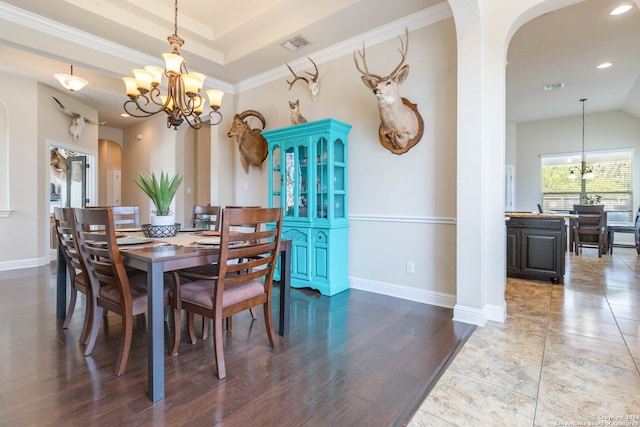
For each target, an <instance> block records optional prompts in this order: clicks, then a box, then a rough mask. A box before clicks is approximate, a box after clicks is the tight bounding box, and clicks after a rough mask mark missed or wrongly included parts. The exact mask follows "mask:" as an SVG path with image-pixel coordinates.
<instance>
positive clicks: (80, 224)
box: [74, 208, 180, 376]
mask: <svg viewBox="0 0 640 427" xmlns="http://www.w3.org/2000/svg"><path fill="white" fill-rule="evenodd" d="M74 213H75V228H76V229H75V232H76V233H75V237H76V241H77V242H78V243H77V248H78V252H79V253H80V258H81V261H82V263H83V266H84V269H85V272H86V278H87V280H88V282H89V283H88V285H89V286H88V294H89V295H91V296H92V297H94V298H95V299H96V312H95V313H94V315H93V319H92V324H91V328H90V333H89V339H88V341H87V345H86V348H85V353H84V354H85V356H89V355H90V354H91V352H92V351H93V347H94V345H95V342H96V338H97V335H98V329H99V328H100V323H101V322H100V320H99V319H100V317H101V314H102V310H103V309H106V310H109V312H111V313H115V314H117V315H119V316H120V317H121V319H122V332H121V338H120V349H119V351H118V359H117V361H116V367H115V375H117V376H120V375H122V374H123V373H124V372H125V369H126V367H127V361H128V359H129V350H130V349H131V340H132V336H133V318H134V316H137V315H139V314H143V313H146V312H147V276H146V274H136V275H133V276H131V275H128V274H127V270H126V269H125V266H124V264H123V263H122V258H121V257H120V251H119V248H118V245H117V241H116V235H115V224H114V221H113V211H112V209H111V208H104V209H99V208H98V209H97V208H86V209H82V208H75V210H74ZM91 230H99V231H91ZM164 283H165V288H164V300H165V301H164V302H165V305H169V300H170V295H171V290H172V289H173V281H172V278H171V276H170V275H167V277H166V279H165V282H164ZM175 325H176V323H175V319H174V328H175ZM174 333H175V334H179V333H180V331H179V329H178V330H175V331H174Z"/></svg>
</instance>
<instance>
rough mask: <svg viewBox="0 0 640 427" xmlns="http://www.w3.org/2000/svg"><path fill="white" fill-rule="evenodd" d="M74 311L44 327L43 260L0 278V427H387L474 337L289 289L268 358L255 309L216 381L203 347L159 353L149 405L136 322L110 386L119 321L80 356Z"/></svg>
mask: <svg viewBox="0 0 640 427" xmlns="http://www.w3.org/2000/svg"><path fill="white" fill-rule="evenodd" d="M274 292H275V293H276V295H275V298H274V299H276V300H277V292H278V289H277V288H276V289H275V290H274ZM83 315H84V299H83V297H82V296H79V297H78V306H77V307H76V312H75V315H74V317H73V320H72V321H71V324H70V327H69V329H68V330H61V329H60V324H61V323H60V321H56V320H55V264H52V265H50V266H45V267H40V268H32V269H24V270H19V271H11V272H0V325H2V326H0V349H1V350H0V356H1V358H0V359H1V360H2V362H3V363H2V364H0V425H8V426H9V425H10V426H31V425H38V426H49V425H50V426H54V425H55V426H57V425H72V426H75V425H78V426H87V425H122V426H125V425H126V426H128V425H136V426H162V425H166V426H174V425H190V426H200V425H206V426H212V425H224V426H247V425H274V424H272V423H273V422H277V425H279V426H325V425H326V426H335V425H350V426H358V425H363V426H377V425H380V426H386V425H394V424H395V425H399V424H401V423H403V422H404V421H405V420H406V419H407V417H409V416H410V415H411V414H412V413H413V411H414V410H415V409H416V407H417V405H419V404H420V403H421V402H422V400H423V399H424V397H425V396H426V393H427V392H428V390H429V389H430V387H431V385H432V384H433V382H434V381H435V380H436V379H437V378H438V375H439V374H440V372H441V371H442V370H443V369H444V368H445V367H446V365H447V363H448V362H449V361H450V360H451V358H452V357H453V356H454V355H455V353H456V352H457V350H458V349H459V348H460V347H461V346H462V345H463V343H464V342H465V341H466V339H467V338H468V337H469V335H470V334H471V333H472V332H473V330H474V327H473V326H470V325H465V324H462V323H458V322H454V321H452V320H451V319H452V311H451V310H450V309H444V308H439V307H433V306H428V305H425V304H419V303H416V302H412V301H407V300H402V299H397V298H391V297H387V296H383V295H377V294H373V293H368V292H363V291H358V290H350V291H346V292H342V293H340V294H337V295H334V296H333V297H326V296H321V295H319V294H318V293H316V292H312V291H308V290H298V289H294V290H292V292H291V332H290V335H289V336H287V337H279V336H278V337H277V339H278V341H277V345H278V347H277V348H276V349H275V350H273V349H271V348H270V347H269V345H268V340H267V337H266V333H265V331H264V323H263V317H262V313H261V312H260V311H259V312H258V320H257V321H252V320H251V317H250V315H249V313H246V314H244V313H241V314H239V315H236V316H235V317H234V321H233V331H232V332H230V333H227V335H226V337H225V359H226V366H227V378H225V379H224V380H218V379H217V378H216V377H215V368H214V363H213V349H212V345H211V339H208V340H206V341H202V340H200V341H198V342H197V343H196V344H193V345H192V344H190V343H188V339H187V338H186V335H187V334H186V333H185V331H183V334H182V343H181V345H180V353H179V355H178V356H175V357H171V356H168V355H167V356H165V378H166V381H165V386H166V398H165V399H164V400H162V401H160V402H156V403H155V404H153V403H151V402H150V401H149V400H148V399H147V397H146V394H145V388H146V378H147V370H146V361H147V354H146V353H147V348H146V324H145V321H146V320H145V318H144V316H142V317H139V318H138V319H137V321H136V324H135V326H134V343H133V346H132V350H131V355H130V358H129V364H128V366H127V372H126V373H125V374H124V375H123V376H121V377H115V376H114V375H113V369H114V365H115V360H116V356H117V351H118V342H119V341H118V340H119V337H120V327H121V324H120V322H119V319H118V318H117V317H116V316H108V320H107V322H106V323H105V324H103V325H102V328H101V330H100V334H99V338H98V340H97V342H96V345H95V348H94V351H93V354H92V355H91V356H89V357H85V356H84V355H83V351H82V350H83V349H82V347H81V346H80V345H79V344H78V338H79V335H80V330H81V328H82V317H83ZM274 315H276V313H275V310H274ZM183 320H185V319H183ZM183 325H186V321H183ZM166 334H167V335H166V337H167V338H169V337H170V334H171V331H169V330H168V329H167V330H166Z"/></svg>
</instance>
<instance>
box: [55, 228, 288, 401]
mask: <svg viewBox="0 0 640 427" xmlns="http://www.w3.org/2000/svg"><path fill="white" fill-rule="evenodd" d="M117 233H119V234H122V235H123V237H120V238H119V239H118V241H119V242H118V243H119V244H118V247H119V249H120V255H121V258H122V262H123V263H124V264H125V265H127V266H130V267H133V268H136V269H138V270H142V271H145V272H146V273H147V304H148V311H147V344H148V349H147V358H148V381H147V383H148V388H147V393H148V397H149V399H150V400H151V401H152V402H156V401H158V400H161V399H163V398H164V396H165V390H164V357H165V351H164V348H165V343H164V301H163V299H164V295H163V288H164V273H166V272H171V271H175V270H181V269H183V268H189V267H197V266H201V265H207V264H211V263H215V262H217V261H218V257H219V253H220V250H219V246H217V245H209V244H199V242H200V241H203V240H204V239H202V238H201V231H197V230H191V229H185V230H183V231H182V232H179V233H177V234H176V235H175V236H172V237H160V238H153V239H145V238H144V235H143V234H142V232H141V230H140V229H118V230H117ZM279 255H280V259H279V264H280V265H279V268H280V292H279V298H278V299H279V319H278V334H279V335H281V336H286V335H288V334H289V298H290V293H291V286H290V274H291V240H282V241H281V242H280V254H279ZM57 268H58V270H57V286H56V288H57V289H56V317H57V318H59V319H63V318H64V317H65V315H66V301H67V268H66V265H65V261H64V256H63V255H62V254H61V252H60V249H59V250H58V266H57Z"/></svg>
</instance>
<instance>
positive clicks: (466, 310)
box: [453, 302, 507, 326]
mask: <svg viewBox="0 0 640 427" xmlns="http://www.w3.org/2000/svg"><path fill="white" fill-rule="evenodd" d="M506 318H507V304H506V302H503V304H502V305H501V306H500V305H495V304H486V305H485V306H484V308H482V309H477V308H474V307H467V306H464V305H460V304H456V305H455V307H454V308H453V320H457V321H459V322H464V323H470V324H472V325H478V326H484V325H486V324H487V322H488V321H489V320H491V321H494V322H500V323H504V321H505V319H506Z"/></svg>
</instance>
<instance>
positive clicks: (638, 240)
mask: <svg viewBox="0 0 640 427" xmlns="http://www.w3.org/2000/svg"><path fill="white" fill-rule="evenodd" d="M616 233H617V234H632V235H633V243H615V235H616ZM607 246H608V250H609V254H613V247H614V246H615V247H617V248H635V250H636V253H637V254H638V255H640V208H638V212H636V219H635V221H634V223H633V224H629V225H623V224H612V225H607Z"/></svg>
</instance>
